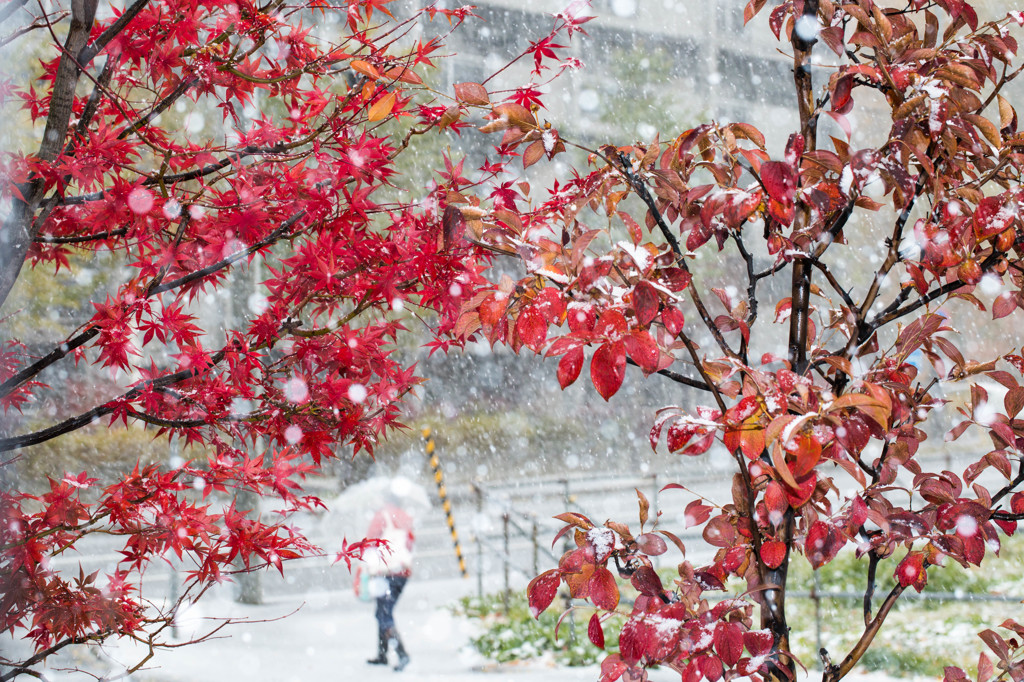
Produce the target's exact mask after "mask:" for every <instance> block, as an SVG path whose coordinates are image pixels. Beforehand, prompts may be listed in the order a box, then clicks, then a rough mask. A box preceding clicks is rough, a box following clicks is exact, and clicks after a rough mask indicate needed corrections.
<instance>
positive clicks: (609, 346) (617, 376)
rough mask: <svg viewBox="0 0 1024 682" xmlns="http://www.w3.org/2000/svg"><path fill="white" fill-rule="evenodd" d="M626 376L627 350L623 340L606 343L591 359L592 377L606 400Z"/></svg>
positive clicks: (595, 386)
mask: <svg viewBox="0 0 1024 682" xmlns="http://www.w3.org/2000/svg"><path fill="white" fill-rule="evenodd" d="M625 377H626V350H625V347H624V346H623V344H622V342H621V341H616V342H615V343H604V344H601V347H600V348H598V349H597V352H595V353H594V357H593V358H591V360H590V379H591V380H592V381H593V382H594V388H596V389H597V392H598V393H600V394H601V397H602V398H604V399H605V400H608V399H609V398H611V397H612V396H613V395H615V393H616V392H617V391H618V390H619V388H620V387H621V386H622V380H623V379H624V378H625Z"/></svg>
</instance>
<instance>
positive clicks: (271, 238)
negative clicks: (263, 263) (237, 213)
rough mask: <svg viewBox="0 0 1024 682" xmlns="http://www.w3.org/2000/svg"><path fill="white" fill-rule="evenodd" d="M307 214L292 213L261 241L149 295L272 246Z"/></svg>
mask: <svg viewBox="0 0 1024 682" xmlns="http://www.w3.org/2000/svg"><path fill="white" fill-rule="evenodd" d="M305 215H306V211H305V210H301V211H298V212H297V213H295V214H294V215H292V217H290V218H288V220H286V221H284V222H283V223H281V225H280V226H278V228H277V229H276V230H274V231H273V232H271V233H270V234H269V235H267V236H266V237H264V238H263V239H261V240H260V241H258V242H255V243H254V244H252V245H250V246H248V247H246V248H244V249H242V250H241V251H236V252H235V253H233V254H231V255H230V256H228V257H227V258H224V259H222V260H219V261H217V262H216V263H211V264H210V265H207V266H206V267H205V268H200V269H199V270H196V271H194V272H190V273H189V274H187V275H185V276H184V277H179V278H178V279H175V280H171V281H170V282H164V283H163V284H161V285H159V286H157V287H154V288H153V289H152V290H151V291H149V295H150V296H156V295H157V294H162V293H163V292H165V291H170V290H171V289H177V288H179V287H183V286H185V285H188V284H191V283H192V282H195V281H196V280H200V279H202V278H204V277H208V276H209V275H212V274H213V273H215V272H217V271H218V270H223V269H224V268H226V267H228V266H229V265H231V264H233V263H235V262H237V261H239V260H241V259H243V258H245V257H247V256H250V255H252V254H254V253H256V252H257V251H259V250H260V249H262V248H265V247H267V246H270V245H271V244H273V243H274V242H276V241H277V240H279V239H281V238H282V237H284V236H285V234H286V233H287V232H288V230H290V229H291V227H292V226H293V225H295V223H297V222H298V221H299V220H300V219H301V218H302V217H303V216H305Z"/></svg>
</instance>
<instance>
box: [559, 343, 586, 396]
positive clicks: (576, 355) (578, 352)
mask: <svg viewBox="0 0 1024 682" xmlns="http://www.w3.org/2000/svg"><path fill="white" fill-rule="evenodd" d="M581 369H583V347H582V346H580V347H577V348H573V349H572V350H571V351H569V352H568V353H566V354H565V355H563V356H562V359H561V360H559V361H558V385H559V386H561V387H562V390H565V388H566V386H569V385H570V384H572V383H573V382H574V381H576V379H577V378H579V376H580V370H581Z"/></svg>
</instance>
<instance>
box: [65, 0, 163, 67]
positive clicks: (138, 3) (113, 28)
mask: <svg viewBox="0 0 1024 682" xmlns="http://www.w3.org/2000/svg"><path fill="white" fill-rule="evenodd" d="M148 4H149V0H135V2H133V3H132V4H131V5H130V6H129V7H128V8H127V9H126V10H125V11H124V12H123V13H122V14H121V16H119V17H118V18H117V21H115V22H114V23H112V24H111V25H110V26H108V27H107V28H106V30H104V31H103V33H101V34H100V35H99V36H97V38H96V40H94V41H93V42H92V44H90V45H88V46H86V47H84V48H82V50H81V51H80V52H79V53H78V63H79V64H81V65H82V66H83V67H85V66H88V65H89V62H91V61H92V60H93V59H94V58H95V57H96V55H98V54H99V53H100V52H102V51H103V48H105V47H106V46H107V44H108V43H110V41H111V40H113V39H114V38H116V37H117V34H118V33H120V32H121V31H123V30H124V29H125V27H126V26H128V24H129V22H131V20H132V19H134V18H135V17H136V16H137V15H138V13H139V12H141V11H142V10H143V8H144V7H145V6H146V5H148Z"/></svg>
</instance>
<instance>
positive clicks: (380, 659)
mask: <svg viewBox="0 0 1024 682" xmlns="http://www.w3.org/2000/svg"><path fill="white" fill-rule="evenodd" d="M366 662H367V663H369V664H370V665H387V664H388V634H387V632H385V631H384V630H378V631H377V657H376V658H371V659H369V660H368V661H366Z"/></svg>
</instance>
